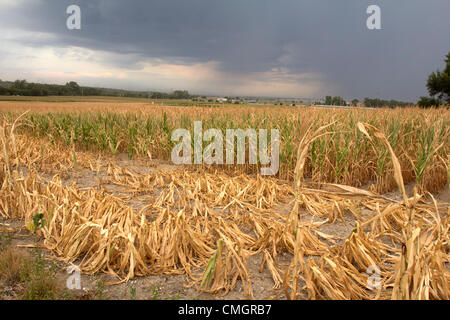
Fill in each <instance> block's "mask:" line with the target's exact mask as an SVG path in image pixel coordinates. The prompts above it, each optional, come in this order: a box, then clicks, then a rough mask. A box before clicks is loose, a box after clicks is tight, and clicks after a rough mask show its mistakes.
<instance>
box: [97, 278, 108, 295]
mask: <svg viewBox="0 0 450 320" xmlns="http://www.w3.org/2000/svg"><path fill="white" fill-rule="evenodd" d="M95 298H96V299H97V300H105V299H106V294H105V282H104V281H103V280H102V279H97V280H95Z"/></svg>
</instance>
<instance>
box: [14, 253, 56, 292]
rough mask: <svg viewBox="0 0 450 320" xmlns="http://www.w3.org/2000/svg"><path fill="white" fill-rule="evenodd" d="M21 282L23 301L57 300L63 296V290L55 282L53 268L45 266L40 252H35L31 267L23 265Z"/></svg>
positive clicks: (54, 269) (54, 270) (52, 266)
mask: <svg viewBox="0 0 450 320" xmlns="http://www.w3.org/2000/svg"><path fill="white" fill-rule="evenodd" d="M22 281H23V282H24V292H23V296H22V297H23V299H25V300H57V299H59V298H60V297H62V296H63V291H64V289H63V288H61V287H60V285H59V284H58V282H57V280H56V268H55V266H54V265H51V266H47V265H46V264H45V261H44V259H43V257H42V252H41V251H40V250H36V255H35V258H34V260H32V261H31V265H23V268H22Z"/></svg>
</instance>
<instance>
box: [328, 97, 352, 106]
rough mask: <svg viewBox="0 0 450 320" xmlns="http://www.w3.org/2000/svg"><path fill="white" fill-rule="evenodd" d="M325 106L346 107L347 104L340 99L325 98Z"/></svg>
mask: <svg viewBox="0 0 450 320" xmlns="http://www.w3.org/2000/svg"><path fill="white" fill-rule="evenodd" d="M325 105H326V106H346V105H347V102H346V101H345V100H344V99H343V98H341V97H331V96H326V97H325Z"/></svg>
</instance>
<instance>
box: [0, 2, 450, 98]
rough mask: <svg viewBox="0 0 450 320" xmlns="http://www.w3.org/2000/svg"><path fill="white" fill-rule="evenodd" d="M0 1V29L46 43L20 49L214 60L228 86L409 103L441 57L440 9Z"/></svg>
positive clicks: (133, 62) (129, 63)
mask: <svg viewBox="0 0 450 320" xmlns="http://www.w3.org/2000/svg"><path fill="white" fill-rule="evenodd" d="M3 1H4V3H5V4H4V5H3V8H2V10H0V27H1V28H2V29H5V28H6V29H11V30H13V29H18V30H22V31H28V32H31V31H32V32H42V33H47V34H50V35H51V36H50V37H42V38H26V37H25V38H24V37H21V38H18V39H16V40H15V41H17V42H19V43H21V44H22V45H26V46H30V47H44V46H48V47H51V48H55V50H62V51H61V52H64V48H67V47H71V46H75V47H82V48H89V49H92V50H97V51H104V52H110V53H119V54H122V55H121V56H120V58H118V56H114V55H109V56H101V57H100V56H99V57H95V56H93V57H90V59H91V60H93V61H96V59H97V60H99V61H97V62H98V63H103V64H105V65H112V66H116V67H120V68H127V69H130V70H140V69H142V68H144V66H145V62H146V61H148V60H149V59H150V60H152V61H158V60H157V59H163V60H164V61H165V62H166V63H176V64H185V65H193V64H197V63H206V62H208V61H217V62H219V63H220V64H219V65H218V69H219V70H220V71H221V72H223V73H225V74H227V75H228V79H232V78H233V77H243V76H245V75H248V74H258V73H263V72H267V71H270V70H272V69H274V68H284V69H287V70H289V72H290V73H292V74H303V73H311V74H320V75H322V78H323V81H324V83H325V84H326V88H329V92H323V95H326V94H339V95H342V96H345V97H347V98H353V97H359V98H364V97H366V96H370V97H383V98H397V99H408V100H415V99H417V97H418V96H420V95H424V94H426V90H425V81H426V77H427V75H428V74H429V73H430V72H431V71H433V70H435V69H436V68H439V67H441V65H442V61H443V58H444V55H445V54H446V53H447V52H448V51H449V50H450V46H449V43H448V32H449V31H450V19H448V12H450V2H449V1H448V0H429V1H423V0H396V1H387V0H372V1H367V0H346V1H336V0H305V1H299V0H279V1H273V0H227V1H224V0H151V1H148V0H130V1H111V0H71V1H67V0H63V1H61V0H48V1H43V0H40V1H34V0H33V1H18V2H15V4H13V5H11V4H6V3H7V2H8V3H10V2H13V1H6V0H3ZM3 1H1V0H0V6H1V4H2V2H3ZM69 4H78V5H79V6H80V7H81V9H82V30H80V31H70V30H67V29H66V27H65V22H66V18H67V15H66V13H65V10H66V8H67V6H68V5H69ZM369 4H378V5H380V7H381V9H382V30H377V31H369V30H367V28H366V27H365V24H366V18H367V15H366V13H365V11H366V8H367V6H368V5H369ZM0 38H1V35H0ZM2 51H3V52H5V51H6V50H5V49H3V50H0V54H1V52H2ZM18 54H20V53H18ZM100 60H101V61H100ZM2 63H4V62H0V66H1V65H2ZM105 81H106V83H105V86H106V85H107V84H108V83H107V80H106V79H105ZM111 83H112V82H111ZM208 90H211V88H205V91H208ZM216 92H220V88H217V89H216ZM248 94H249V95H251V94H252V92H249V93H248Z"/></svg>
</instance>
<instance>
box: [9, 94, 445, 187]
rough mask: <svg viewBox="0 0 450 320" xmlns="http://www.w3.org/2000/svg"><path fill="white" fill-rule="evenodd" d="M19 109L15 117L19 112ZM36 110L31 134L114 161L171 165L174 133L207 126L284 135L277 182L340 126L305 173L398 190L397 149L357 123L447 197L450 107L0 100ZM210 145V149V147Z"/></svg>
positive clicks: (409, 174) (412, 177)
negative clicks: (304, 147) (318, 132)
mask: <svg viewBox="0 0 450 320" xmlns="http://www.w3.org/2000/svg"><path fill="white" fill-rule="evenodd" d="M11 110H15V112H13V113H11V112H10V111H11ZM22 110H23V111H26V110H32V111H33V112H29V113H28V114H27V115H26V116H25V117H24V119H23V121H24V126H22V127H21V128H20V129H19V130H20V133H27V134H29V135H31V136H33V137H38V138H40V139H48V140H49V141H51V142H53V143H62V144H64V145H66V146H68V147H72V148H74V149H75V150H88V151H92V152H95V153H98V152H101V153H103V154H107V155H117V154H119V153H126V154H127V155H128V157H129V158H130V159H132V158H133V159H135V158H138V159H148V158H153V159H164V160H169V159H170V155H171V151H172V148H173V146H174V145H175V143H174V142H173V141H171V134H172V132H173V130H175V129H178V128H185V129H188V130H190V131H191V134H192V130H193V122H194V121H197V120H201V121H202V124H203V130H207V129H210V128H216V129H219V130H221V131H222V132H223V133H224V132H225V130H226V129H229V128H241V129H243V130H245V129H248V128H252V129H269V131H270V129H278V130H279V131H280V140H281V141H280V170H279V172H278V175H277V177H278V178H280V179H284V180H290V181H293V180H294V178H295V177H294V168H295V165H296V163H297V161H298V159H297V154H296V150H297V146H298V145H299V144H300V142H301V139H302V138H303V136H304V135H305V133H306V131H307V129H308V128H309V127H310V126H312V128H313V129H317V128H319V127H321V126H323V125H327V124H330V123H333V125H331V126H330V127H329V128H328V134H326V135H324V136H322V137H320V138H318V139H316V140H315V141H313V142H312V143H311V145H310V148H309V149H308V152H307V158H306V162H305V168H304V175H305V177H306V178H308V179H311V181H312V182H315V183H316V186H319V185H320V183H323V182H328V183H339V184H345V185H351V186H354V187H358V188H360V187H364V188H370V189H371V190H372V191H376V192H378V193H385V192H388V191H391V190H394V189H395V188H396V183H395V181H394V179H393V167H392V166H391V164H390V157H389V151H388V149H387V148H386V147H385V145H384V144H382V143H380V141H378V140H376V139H375V140H373V141H371V140H369V139H367V138H366V137H365V136H364V134H363V133H362V132H361V131H359V130H358V128H357V125H356V124H357V123H358V122H364V123H368V124H371V125H373V126H375V127H377V128H378V129H380V131H381V132H383V133H384V134H385V135H386V137H387V139H388V141H389V144H390V145H391V146H392V148H393V150H394V152H395V153H396V154H397V156H398V159H399V162H400V165H401V167H402V175H403V179H404V181H405V183H406V184H409V183H416V184H417V185H418V187H419V188H420V189H421V191H423V192H426V191H429V192H433V193H435V192H439V191H440V190H442V188H444V187H446V186H447V185H448V182H449V180H450V156H449V154H450V150H449V148H450V140H449V139H450V114H449V112H450V111H449V109H448V108H441V109H436V110H423V109H419V108H407V109H378V110H365V109H345V110H342V109H331V110H330V109H319V108H292V107H291V108H289V107H283V108H279V107H277V108H274V107H255V106H253V107H251V106H249V107H245V108H243V107H231V106H228V107H222V108H218V107H214V108H212V107H211V108H208V107H166V106H157V105H151V104H145V103H135V104H132V103H117V104H112V103H100V102H89V103H82V102H77V103H54V104H50V103H40V102H26V103H25V102H0V111H4V112H7V111H8V112H9V113H5V115H6V116H7V117H8V118H9V119H10V121H13V120H14V119H15V118H16V117H17V116H18V115H19V112H21V111H22ZM203 147H206V143H205V144H204V146H203ZM259 169H260V167H259V165H248V164H247V165H235V166H221V168H220V170H222V171H224V172H227V173H230V174H231V173H234V172H235V171H236V170H237V171H239V172H241V173H246V174H256V173H257V172H258V171H259Z"/></svg>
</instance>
